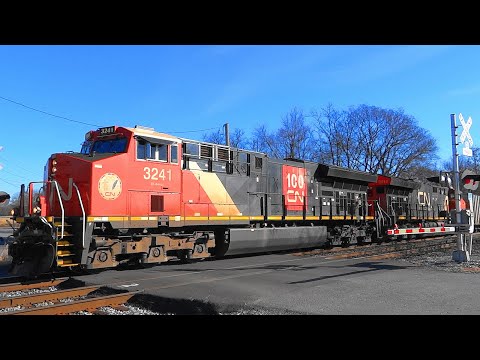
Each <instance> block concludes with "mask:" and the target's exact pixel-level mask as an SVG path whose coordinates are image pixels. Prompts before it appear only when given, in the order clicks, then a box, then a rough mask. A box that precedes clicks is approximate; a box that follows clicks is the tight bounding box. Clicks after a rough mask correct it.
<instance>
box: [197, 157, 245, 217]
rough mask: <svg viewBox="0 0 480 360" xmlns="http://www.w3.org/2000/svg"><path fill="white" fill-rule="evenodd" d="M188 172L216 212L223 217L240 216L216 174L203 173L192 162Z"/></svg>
mask: <svg viewBox="0 0 480 360" xmlns="http://www.w3.org/2000/svg"><path fill="white" fill-rule="evenodd" d="M190 170H192V173H193V174H194V176H195V177H196V178H197V180H198V182H199V183H200V186H201V187H202V189H203V190H204V191H205V192H206V193H207V196H208V198H209V199H210V201H211V202H212V203H213V205H214V206H215V209H217V212H219V213H222V214H223V215H225V216H227V215H237V214H240V211H239V210H238V208H237V206H236V205H235V203H234V202H233V200H232V198H231V197H230V195H229V194H228V192H227V189H225V186H223V184H222V182H221V181H220V179H219V178H218V175H217V174H215V173H209V172H205V171H203V170H202V169H201V168H200V167H199V166H198V165H197V164H196V163H194V162H190Z"/></svg>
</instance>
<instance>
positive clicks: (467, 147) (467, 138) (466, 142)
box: [458, 114, 473, 156]
mask: <svg viewBox="0 0 480 360" xmlns="http://www.w3.org/2000/svg"><path fill="white" fill-rule="evenodd" d="M458 118H459V119H460V122H461V123H462V127H463V131H462V134H461V135H460V141H461V142H462V144H463V155H465V156H472V145H473V139H472V136H471V135H470V132H469V130H470V126H472V118H471V117H469V118H468V120H467V122H465V120H464V119H463V115H462V114H459V115H458Z"/></svg>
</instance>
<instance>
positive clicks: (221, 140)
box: [202, 129, 226, 144]
mask: <svg viewBox="0 0 480 360" xmlns="http://www.w3.org/2000/svg"><path fill="white" fill-rule="evenodd" d="M202 139H203V141H206V142H209V143H212V144H225V143H226V141H225V133H224V132H223V131H222V130H221V129H217V130H216V131H212V132H210V133H206V134H203V136H202Z"/></svg>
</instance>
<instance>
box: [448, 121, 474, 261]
mask: <svg viewBox="0 0 480 360" xmlns="http://www.w3.org/2000/svg"><path fill="white" fill-rule="evenodd" d="M460 115H461V114H460ZM450 120H451V126H452V153H453V175H454V176H453V181H454V186H455V215H456V216H455V223H456V225H457V230H456V232H457V249H456V250H454V251H453V254H452V260H454V261H456V262H465V261H470V254H469V253H468V251H466V244H465V241H464V239H465V235H464V234H463V233H461V232H460V231H459V230H458V227H459V226H460V224H461V223H462V214H461V209H460V200H461V192H460V171H459V169H458V156H459V155H458V152H457V145H458V143H457V128H458V126H457V122H456V119H455V114H450ZM462 123H463V117H462ZM470 123H471V121H470ZM466 130H467V133H468V128H467V129H466ZM464 131H465V130H464ZM462 137H463V138H465V136H463V133H462Z"/></svg>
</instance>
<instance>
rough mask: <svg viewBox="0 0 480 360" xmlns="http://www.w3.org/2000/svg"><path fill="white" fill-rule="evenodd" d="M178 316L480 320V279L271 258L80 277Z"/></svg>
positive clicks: (394, 265) (362, 262) (363, 263)
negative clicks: (479, 317) (475, 317)
mask: <svg viewBox="0 0 480 360" xmlns="http://www.w3.org/2000/svg"><path fill="white" fill-rule="evenodd" d="M76 278H77V279H80V280H82V281H85V282H86V283H87V284H104V285H108V286H109V287H112V288H115V289H119V290H120V289H122V290H125V289H126V290H129V291H133V290H143V291H144V292H145V294H144V295H142V296H144V298H145V299H144V300H145V301H146V303H148V304H150V305H153V306H154V307H155V308H154V310H156V311H160V312H162V311H163V312H170V313H174V314H229V313H233V314H319V315H325V314H333V315H338V314H345V315H353V314H364V315H373V314H381V315H399V314H416V315H420V314H480V297H479V296H478V294H479V293H478V289H479V288H480V276H479V274H478V273H477V274H475V273H473V274H472V273H452V272H445V271H440V270H433V269H429V268H422V267H418V266H414V265H412V264H410V263H407V262H405V261H401V260H385V261H382V260H378V261H372V260H369V259H367V258H364V259H332V258H328V257H299V256H295V255H293V254H270V255H260V256H249V257H237V258H230V259H223V260H215V261H203V262H197V263H193V264H173V265H158V266H154V267H151V268H147V269H136V270H132V269H128V270H121V271H119V270H109V271H103V272H100V273H99V274H96V275H89V276H80V277H76Z"/></svg>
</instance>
